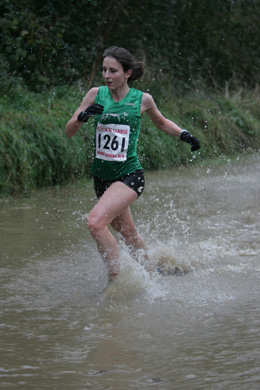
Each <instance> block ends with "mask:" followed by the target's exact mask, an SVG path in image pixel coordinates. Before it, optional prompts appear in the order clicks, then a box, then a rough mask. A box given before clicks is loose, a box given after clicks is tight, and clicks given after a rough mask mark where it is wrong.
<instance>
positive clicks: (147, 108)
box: [141, 93, 182, 137]
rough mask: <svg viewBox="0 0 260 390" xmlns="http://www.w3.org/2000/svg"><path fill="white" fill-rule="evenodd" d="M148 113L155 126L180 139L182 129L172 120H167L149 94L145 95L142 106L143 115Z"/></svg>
mask: <svg viewBox="0 0 260 390" xmlns="http://www.w3.org/2000/svg"><path fill="white" fill-rule="evenodd" d="M143 112H146V113H147V115H148V116H149V118H150V119H151V121H152V122H153V123H154V124H155V126H156V127H157V128H158V129H159V130H162V131H164V132H165V133H168V134H170V135H173V136H175V137H179V136H180V133H181V131H182V129H181V128H180V127H179V126H178V125H176V123H174V122H173V121H171V120H170V119H167V118H165V117H164V116H163V115H162V113H161V112H160V111H159V110H158V108H157V106H156V104H155V102H154V100H153V98H152V96H151V95H149V94H148V93H144V94H143V100H142V105H141V114H142V113H143Z"/></svg>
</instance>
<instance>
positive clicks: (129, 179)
mask: <svg viewBox="0 0 260 390" xmlns="http://www.w3.org/2000/svg"><path fill="white" fill-rule="evenodd" d="M116 181H120V182H122V183H124V184H125V185H126V186H127V187H129V188H131V189H132V190H134V191H135V192H136V193H137V196H138V197H139V196H140V195H141V193H142V192H143V190H144V185H145V180H144V172H143V170H142V169H137V170H136V171H135V172H132V173H129V174H128V175H125V176H122V177H119V178H118V179H114V180H106V179H102V178H101V177H97V176H94V188H95V192H96V195H97V197H98V198H101V196H102V195H103V194H104V192H105V191H106V190H107V189H108V187H110V186H111V184H113V183H115V182H116Z"/></svg>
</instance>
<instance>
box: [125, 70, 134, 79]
mask: <svg viewBox="0 0 260 390" xmlns="http://www.w3.org/2000/svg"><path fill="white" fill-rule="evenodd" d="M132 73H133V71H132V69H129V70H128V71H127V72H125V78H126V80H128V79H129V77H130V76H131V74H132Z"/></svg>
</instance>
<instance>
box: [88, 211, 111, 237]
mask: <svg viewBox="0 0 260 390" xmlns="http://www.w3.org/2000/svg"><path fill="white" fill-rule="evenodd" d="M87 222H88V229H89V231H90V232H91V234H92V235H94V236H96V235H99V234H100V233H101V232H102V231H103V230H104V229H105V228H106V224H105V223H104V221H103V220H102V218H99V217H98V216H97V214H96V213H92V212H90V214H89V215H88V220H87Z"/></svg>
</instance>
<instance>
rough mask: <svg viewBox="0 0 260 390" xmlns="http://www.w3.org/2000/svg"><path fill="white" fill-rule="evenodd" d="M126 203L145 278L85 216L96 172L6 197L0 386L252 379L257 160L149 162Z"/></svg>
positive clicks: (256, 363)
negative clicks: (115, 260) (111, 271)
mask: <svg viewBox="0 0 260 390" xmlns="http://www.w3.org/2000/svg"><path fill="white" fill-rule="evenodd" d="M146 183H147V184H146V189H145V192H144V193H143V195H142V196H141V197H140V198H139V199H138V200H137V201H136V202H135V204H134V205H133V207H132V213H133V217H134V220H135V221H136V224H137V226H138V228H139V230H140V232H141V234H142V236H143V238H144V239H145V241H146V243H147V245H148V247H149V253H150V257H151V260H152V262H153V263H154V264H155V263H157V262H158V260H159V259H163V261H164V264H165V267H166V268H167V269H168V270H173V269H175V267H176V266H177V267H178V269H180V270H181V275H182V276H180V275H175V276H166V277H159V276H156V275H155V276H153V277H152V278H151V277H149V275H147V273H146V272H145V271H144V270H143V269H142V267H141V266H140V265H138V264H137V263H136V262H135V261H134V260H133V259H132V258H131V256H130V254H129V253H128V251H127V248H125V247H124V245H123V244H122V243H120V250H121V263H122V271H121V274H120V277H119V278H118V280H117V281H116V282H115V283H110V284H109V285H108V277H107V269H106V266H105V265H104V264H103V262H102V261H101V259H100V257H99V254H98V252H97V249H96V246H95V243H94V242H93V240H92V238H91V237H90V234H89V232H88V231H87V228H86V222H85V219H86V214H87V213H88V212H89V211H90V210H91V208H92V206H93V205H94V204H95V202H96V199H95V195H94V191H93V189H92V182H91V181H87V182H85V183H81V184H79V183H78V184H74V185H69V186H64V187H62V188H59V189H58V188H57V189H48V190H41V191H38V192H37V193H35V194H33V195H32V196H31V197H30V198H29V199H17V200H13V201H8V202H7V201H6V202H2V203H1V204H0V234H1V243H0V254H1V290H0V299H1V321H0V331H1V363H0V387H1V388H4V389H8V388H10V389H62V390H66V389H70V390H71V389H75V390H83V389H93V390H94V389H106V390H108V389H116V390H117V389H118V390H122V389H125V390H127V389H142V390H143V389H150V388H155V389H156V388H157V389H200V390H201V389H207V390H208V389H236V390H242V389H246V390H248V389H250V390H254V389H259V388H260V368H259V367H260V341H259V340H260V305H259V298H260V283H259V276H260V261H259V260H260V238H259V230H260V229H259V228H260V222H259V221H260V218H259V217H260V202H259V200H260V158H259V156H258V155H254V156H245V157H241V158H240V159H238V161H236V162H233V163H229V162H228V161H225V162H223V163H222V164H220V165H211V164H208V165H207V166H198V167H180V168H175V169H170V170H166V171H162V172H149V173H146Z"/></svg>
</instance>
